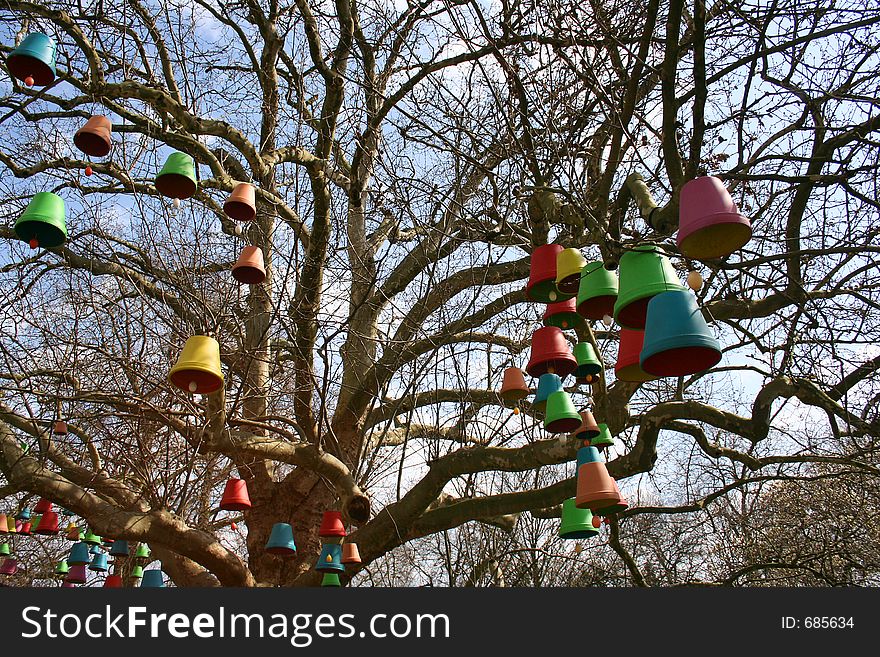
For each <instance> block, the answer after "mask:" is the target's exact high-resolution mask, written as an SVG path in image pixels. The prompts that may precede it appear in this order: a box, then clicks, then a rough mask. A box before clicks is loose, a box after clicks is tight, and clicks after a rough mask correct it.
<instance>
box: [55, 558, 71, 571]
mask: <svg viewBox="0 0 880 657" xmlns="http://www.w3.org/2000/svg"><path fill="white" fill-rule="evenodd" d="M69 570H70V567H69V566H68V565H67V561H65V560H64V559H62V560H61V561H59V562H58V563H57V564H56V565H55V574H56V575H66V574H67V572H68V571H69Z"/></svg>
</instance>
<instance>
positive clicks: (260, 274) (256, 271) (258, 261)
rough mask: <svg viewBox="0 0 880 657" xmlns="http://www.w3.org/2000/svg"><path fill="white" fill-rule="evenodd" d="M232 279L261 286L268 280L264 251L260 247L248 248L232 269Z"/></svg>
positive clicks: (245, 248)
mask: <svg viewBox="0 0 880 657" xmlns="http://www.w3.org/2000/svg"><path fill="white" fill-rule="evenodd" d="M232 277H233V278H234V279H235V280H237V281H238V282H239V283H247V284H248V285H259V284H260V283H262V282H263V281H265V280H266V265H265V264H264V263H263V250H262V249H261V248H260V247H258V246H246V247H244V249H242V251H241V255H240V256H238V261H237V262H236V263H235V265H234V266H233V267H232Z"/></svg>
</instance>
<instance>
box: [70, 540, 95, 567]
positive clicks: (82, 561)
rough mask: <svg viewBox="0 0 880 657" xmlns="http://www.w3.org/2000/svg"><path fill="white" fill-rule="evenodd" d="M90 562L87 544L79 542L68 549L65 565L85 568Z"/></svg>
mask: <svg viewBox="0 0 880 657" xmlns="http://www.w3.org/2000/svg"><path fill="white" fill-rule="evenodd" d="M91 560H92V558H91V556H90V555H89V546H88V544H87V543H83V542H82V541H80V542H79V543H76V544H75V545H74V546H73V547H72V548H70V556H68V557H67V563H69V564H70V565H71V566H85V565H86V564H87V563H89V562H90V561H91Z"/></svg>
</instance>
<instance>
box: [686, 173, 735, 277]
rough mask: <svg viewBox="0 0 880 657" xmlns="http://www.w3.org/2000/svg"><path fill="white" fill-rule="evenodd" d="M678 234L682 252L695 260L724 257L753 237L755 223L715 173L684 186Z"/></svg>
mask: <svg viewBox="0 0 880 657" xmlns="http://www.w3.org/2000/svg"><path fill="white" fill-rule="evenodd" d="M678 207H679V213H678V235H677V236H676V238H675V242H676V244H678V249H679V251H681V253H682V255H684V256H685V257H687V258H693V259H694V260H710V259H712V258H723V257H725V256H728V255H730V254H731V253H733V252H734V251H738V250H739V249H741V248H742V247H743V246H745V245H746V243H747V242H748V241H749V240H750V239H751V238H752V225H751V223H750V222H749V220H748V219H747V218H746V217H744V216H743V215H742V214H740V212H739V209H738V208H737V207H736V203H734V202H733V199H732V198H731V197H730V193H729V192H728V191H727V188H726V187H725V186H724V183H722V182H721V181H720V180H719V179H718V178H716V177H715V176H702V177H700V178H696V179H694V180H690V181H688V182H686V183H685V184H684V187H682V188H681V196H680V198H679V204H678Z"/></svg>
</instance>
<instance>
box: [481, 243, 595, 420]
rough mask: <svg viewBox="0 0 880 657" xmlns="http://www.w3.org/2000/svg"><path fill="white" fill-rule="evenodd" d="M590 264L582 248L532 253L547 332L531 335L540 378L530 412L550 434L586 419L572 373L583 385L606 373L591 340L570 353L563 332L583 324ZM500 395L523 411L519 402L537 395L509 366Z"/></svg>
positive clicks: (533, 286)
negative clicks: (581, 301) (567, 385)
mask: <svg viewBox="0 0 880 657" xmlns="http://www.w3.org/2000/svg"><path fill="white" fill-rule="evenodd" d="M586 266H587V263H586V261H585V259H584V257H583V256H582V255H581V253H580V251H578V250H577V249H566V248H564V247H563V246H562V245H560V244H544V245H541V246H538V247H536V248H535V250H534V251H533V252H532V259H531V266H530V275H529V282H528V284H527V285H526V295H527V296H528V297H529V298H530V299H531V300H533V301H536V302H539V303H545V304H547V305H546V308H545V310H544V316H543V324H544V326H543V327H542V328H539V329H537V330H536V331H535V332H534V333H533V334H532V348H531V354H530V357H529V361H528V363H527V364H526V368H525V369H526V372H527V373H528V374H529V376H532V377H534V378H536V379H537V380H538V385H537V388H536V390H535V396H534V399H533V400H532V403H531V408H532V409H533V410H535V411H536V412H539V413H543V414H544V428H545V430H546V431H548V432H549V433H554V434H561V433H573V432H574V431H575V430H577V429H578V427H580V425H581V421H582V418H581V415H580V413H578V411H577V409H576V408H575V406H574V402H573V401H572V399H571V397H570V395H569V394H568V392H566V391H565V389H564V387H563V379H564V378H565V377H567V376H569V375H570V374H573V375H574V376H575V377H576V378H577V380H578V382H579V383H594V382H595V381H596V380H597V379H598V377H599V376H600V375H601V372H602V369H603V367H602V361H601V360H600V359H599V358H598V356H597V354H596V350H595V348H594V347H593V345H592V344H590V343H588V342H581V343H578V344H577V345H576V347H575V350H574V353H572V351H571V347H570V346H569V343H568V340H567V339H566V337H565V333H563V331H564V330H567V329H577V328H580V327H582V326H583V325H584V323H585V322H584V317H583V316H582V315H581V314H580V313H579V312H578V309H577V295H578V292H579V289H580V288H581V287H582V286H581V279H582V272H583V270H584V268H585V267H586ZM498 394H499V397H500V398H501V400H502V402H503V403H504V404H505V405H508V406H513V407H514V409H515V410H514V412H519V408H518V404H519V402H521V401H522V400H523V399H525V398H526V397H528V396H529V395H531V394H532V391H531V389H530V388H529V386H528V385H527V384H526V381H525V376H524V375H523V372H522V370H520V369H519V368H517V367H511V368H507V370H505V372H504V379H503V381H502V384H501V389H500V390H499V392H498Z"/></svg>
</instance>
